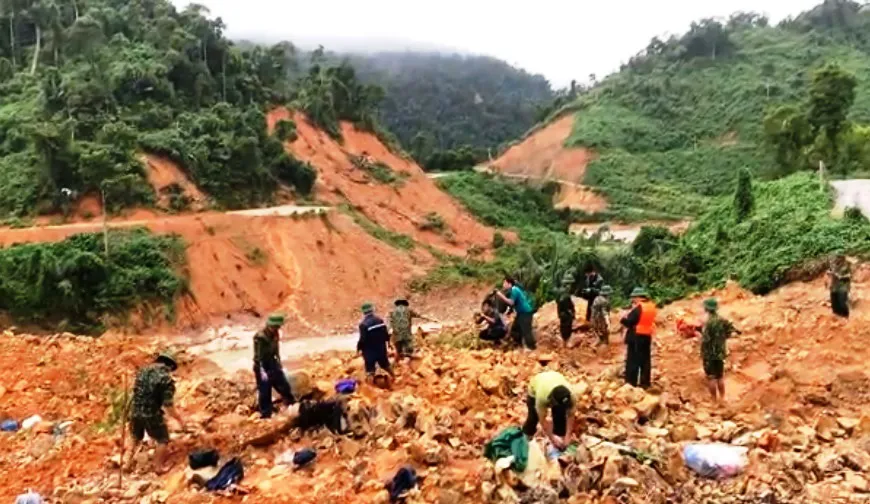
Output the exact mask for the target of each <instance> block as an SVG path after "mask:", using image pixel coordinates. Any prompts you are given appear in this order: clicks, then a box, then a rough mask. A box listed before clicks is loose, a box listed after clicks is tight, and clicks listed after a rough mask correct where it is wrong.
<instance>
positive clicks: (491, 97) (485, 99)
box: [351, 52, 553, 161]
mask: <svg viewBox="0 0 870 504" xmlns="http://www.w3.org/2000/svg"><path fill="white" fill-rule="evenodd" d="M351 61H352V63H353V65H354V66H355V67H356V68H357V72H358V74H359V76H360V78H361V80H363V81H366V82H370V83H377V84H379V85H381V86H382V87H384V89H385V90H386V96H385V98H384V101H383V102H382V104H381V108H380V117H381V122H382V123H383V124H384V125H385V126H386V127H387V128H388V129H389V130H390V131H392V132H393V133H395V134H396V135H397V136H398V137H399V140H400V141H401V142H402V145H403V146H405V148H406V149H408V150H409V151H410V152H412V153H413V154H414V155H415V156H416V157H417V158H418V159H421V160H423V161H425V160H426V159H427V158H429V157H430V156H431V155H432V153H433V152H434V151H436V150H445V149H456V148H458V147H462V146H465V145H468V146H471V147H473V148H479V149H484V150H485V149H487V148H492V149H493V151H495V149H496V148H497V147H498V146H499V144H502V143H503V142H506V141H509V140H512V139H514V138H516V137H517V136H519V135H521V134H522V133H523V132H524V131H526V130H527V129H528V128H529V127H531V126H532V125H533V124H534V122H535V118H536V113H537V111H538V107H539V106H542V105H544V104H546V103H548V102H549V101H550V100H551V99H552V97H553V91H552V89H551V88H550V84H549V83H548V82H547V80H546V79H545V78H544V77H542V76H540V75H531V74H529V73H527V72H525V71H523V70H520V69H517V68H514V67H512V66H510V65H509V64H507V63H505V62H504V61H501V60H498V59H495V58H491V57H486V56H461V55H455V54H454V55H445V54H437V53H416V52H402V53H398V52H394V53H378V54H372V55H353V56H351Z"/></svg>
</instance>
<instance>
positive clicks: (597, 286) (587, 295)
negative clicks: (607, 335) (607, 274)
mask: <svg viewBox="0 0 870 504" xmlns="http://www.w3.org/2000/svg"><path fill="white" fill-rule="evenodd" d="M603 285H604V279H603V278H601V275H599V274H598V270H596V269H595V266H589V267H588V268H586V279H585V285H584V286H583V296H582V297H583V299H585V300H586V322H592V303H594V302H595V298H597V297H598V293H600V292H601V287H602V286H603Z"/></svg>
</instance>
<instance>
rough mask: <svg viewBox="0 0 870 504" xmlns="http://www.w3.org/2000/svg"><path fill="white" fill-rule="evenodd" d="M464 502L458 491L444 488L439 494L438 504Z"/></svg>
mask: <svg viewBox="0 0 870 504" xmlns="http://www.w3.org/2000/svg"><path fill="white" fill-rule="evenodd" d="M460 502H462V495H461V494H460V493H459V492H457V491H456V490H451V489H449V488H442V489H441V490H440V491H439V492H438V504H459V503H460Z"/></svg>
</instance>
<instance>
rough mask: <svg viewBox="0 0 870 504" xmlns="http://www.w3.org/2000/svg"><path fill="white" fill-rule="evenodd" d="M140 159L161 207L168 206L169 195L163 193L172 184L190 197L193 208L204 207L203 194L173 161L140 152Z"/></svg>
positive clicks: (204, 198)
mask: <svg viewBox="0 0 870 504" xmlns="http://www.w3.org/2000/svg"><path fill="white" fill-rule="evenodd" d="M140 159H141V161H142V164H143V165H144V166H145V173H146V174H147V175H148V182H149V183H150V184H151V186H152V187H154V192H155V193H156V195H157V202H158V204H159V205H160V206H161V207H162V208H169V195H168V194H165V192H164V190H165V189H166V188H167V187H169V186H170V185H172V184H177V185H178V186H180V187H181V189H182V190H183V192H184V195H185V196H187V197H188V198H189V199H190V202H191V208H192V209H193V210H199V209H201V208H204V207H205V205H206V203H207V201H206V197H205V195H204V194H203V193H202V191H200V190H199V188H198V187H196V185H195V184H194V183H193V182H191V181H190V179H188V178H187V175H185V174H184V172H183V171H181V169H179V167H178V166H177V165H176V164H175V163H173V162H172V161H170V160H168V159H166V158H162V157H160V156H155V155H152V154H142V155H141V156H140Z"/></svg>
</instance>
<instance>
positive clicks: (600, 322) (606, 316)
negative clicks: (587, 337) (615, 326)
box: [590, 285, 613, 345]
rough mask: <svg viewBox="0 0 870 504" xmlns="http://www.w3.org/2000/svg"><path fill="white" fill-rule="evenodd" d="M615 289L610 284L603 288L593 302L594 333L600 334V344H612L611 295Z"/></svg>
mask: <svg viewBox="0 0 870 504" xmlns="http://www.w3.org/2000/svg"><path fill="white" fill-rule="evenodd" d="M611 294H613V289H612V288H611V287H610V286H609V285H605V286H604V287H602V288H601V292H600V293H599V294H598V296H596V297H595V301H593V302H592V320H591V321H590V322H591V324H592V334H593V335H595V336H598V344H599V345H609V344H610V295H611Z"/></svg>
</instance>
